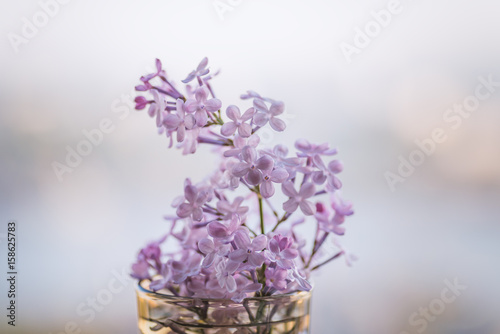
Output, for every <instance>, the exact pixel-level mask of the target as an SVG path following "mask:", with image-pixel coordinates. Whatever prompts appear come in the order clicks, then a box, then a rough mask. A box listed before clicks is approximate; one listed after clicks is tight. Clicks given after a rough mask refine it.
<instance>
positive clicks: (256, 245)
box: [251, 234, 267, 251]
mask: <svg viewBox="0 0 500 334" xmlns="http://www.w3.org/2000/svg"><path fill="white" fill-rule="evenodd" d="M266 245H267V237H266V236H265V235H263V234H261V235H259V236H257V237H255V238H254V239H253V240H252V246H251V248H252V250H254V251H261V250H263V249H264V248H266Z"/></svg>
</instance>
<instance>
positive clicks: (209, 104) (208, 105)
mask: <svg viewBox="0 0 500 334" xmlns="http://www.w3.org/2000/svg"><path fill="white" fill-rule="evenodd" d="M220 107H222V102H221V100H219V99H210V100H208V101H206V102H205V109H206V110H207V111H210V112H214V111H217V110H219V109H220Z"/></svg>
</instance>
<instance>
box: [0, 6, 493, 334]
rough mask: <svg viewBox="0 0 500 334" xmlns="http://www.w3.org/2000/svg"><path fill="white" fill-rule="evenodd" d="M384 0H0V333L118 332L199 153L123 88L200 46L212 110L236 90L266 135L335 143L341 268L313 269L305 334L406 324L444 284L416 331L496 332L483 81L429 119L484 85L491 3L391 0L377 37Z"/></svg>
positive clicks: (184, 65) (489, 68)
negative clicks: (13, 257)
mask: <svg viewBox="0 0 500 334" xmlns="http://www.w3.org/2000/svg"><path fill="white" fill-rule="evenodd" d="M54 3H55V4H57V6H54ZM390 3H391V1H379V0H369V1H368V0H360V1H319V0H311V1H296V0H286V1H285V0H275V1H264V0H252V1H249V0H242V1H237V0H221V1H215V0H203V1H188V0H182V1H181V0H163V1H159V0H158V1H147V0H146V1H124V0H122V1H117V0H108V1H95V0H87V1H82V0H71V1H66V2H65V3H63V1H62V0H61V1H60V2H54V1H49V0H41V1H40V2H38V1H34V0H33V1H32V0H25V1H8V2H6V1H4V2H2V10H0V30H1V31H2V38H1V39H0V48H1V53H0V54H1V59H2V61H1V62H0V77H1V79H0V152H1V160H0V171H1V173H0V197H1V199H2V200H1V202H0V212H1V214H0V217H1V219H0V221H1V223H2V224H1V226H3V227H1V228H2V230H1V231H0V238H1V239H2V240H1V242H2V243H1V245H0V247H1V254H2V258H4V259H5V257H6V245H5V237H6V235H5V233H6V226H7V222H8V221H9V220H15V221H17V224H18V232H17V233H18V250H17V252H18V271H19V277H18V313H17V325H16V327H15V328H12V327H11V326H7V324H6V318H5V316H4V314H3V313H2V315H1V318H2V319H3V320H2V321H1V324H0V331H1V332H2V333H47V334H48V333H53V334H56V333H57V334H60V333H136V331H137V330H136V304H135V295H134V282H133V281H132V280H130V279H128V278H127V275H126V273H127V272H128V270H129V265H130V263H131V262H132V261H133V260H134V257H135V255H136V252H137V251H138V249H139V247H141V246H143V245H144V243H145V242H147V241H149V240H152V239H155V238H157V237H158V236H159V235H160V233H163V232H164V231H166V229H167V223H166V222H165V221H164V220H163V219H162V217H163V215H164V214H168V213H171V208H170V202H171V200H172V199H173V198H174V197H176V196H177V195H178V194H180V193H181V192H182V184H183V180H184V178H185V177H191V178H192V179H193V180H200V179H201V178H202V177H203V176H204V175H205V174H206V173H207V171H211V170H212V168H213V167H214V166H215V162H214V161H213V158H212V157H211V156H210V154H209V152H208V150H200V154H197V155H196V156H187V157H183V156H182V155H181V152H179V151H177V150H169V149H168V148H167V145H168V142H167V140H166V139H165V138H164V137H160V136H158V135H157V134H156V129H155V124H154V121H153V120H152V119H150V118H149V117H148V116H147V115H146V114H145V113H144V112H137V111H135V110H134V109H133V105H132V104H131V102H130V101H131V100H132V98H133V95H131V94H133V91H132V89H133V87H134V86H135V85H136V84H138V82H139V81H138V78H139V77H140V76H141V75H143V74H145V73H149V72H151V71H152V69H153V66H154V59H155V58H156V57H158V58H160V59H161V60H162V61H163V64H164V68H166V69H167V71H168V74H169V76H170V78H174V79H176V80H177V81H180V79H183V78H184V77H185V76H186V75H187V73H188V72H190V71H191V70H192V69H193V68H194V67H195V66H196V65H197V64H198V62H199V61H200V60H201V59H202V58H203V57H204V56H207V57H209V59H210V66H211V68H212V70H217V69H221V74H220V76H218V77H217V78H216V79H215V81H214V85H215V89H216V92H217V94H218V97H220V98H221V99H222V101H223V103H224V105H229V104H231V103H237V102H238V97H239V95H240V94H241V93H243V92H245V91H246V90H247V89H253V90H256V91H258V92H260V93H261V94H263V95H265V96H269V97H273V98H275V99H280V100H283V101H284V102H285V104H286V106H287V118H286V119H287V123H288V129H287V131H286V132H285V133H283V134H279V135H274V136H272V137H269V138H267V141H268V143H269V144H270V145H273V144H277V143H285V144H289V145H292V144H293V142H294V140H295V138H296V137H306V138H308V139H310V140H311V141H314V142H329V143H331V144H332V145H333V146H335V147H337V148H338V149H339V151H340V154H339V157H340V159H341V160H342V161H343V162H344V165H345V171H344V172H343V173H342V174H341V179H342V181H343V183H344V190H343V194H344V196H345V197H346V198H348V199H350V200H351V201H352V202H354V204H355V211H356V213H355V215H354V216H353V217H351V218H350V219H348V220H347V226H346V227H347V235H346V237H345V238H344V244H345V246H346V247H347V248H348V249H349V250H350V251H352V252H353V253H355V254H356V255H357V256H358V257H359V261H358V262H356V264H355V265H354V266H353V267H352V268H348V267H347V266H346V265H345V263H344V262H343V261H340V262H338V263H335V264H333V265H331V266H329V267H328V268H325V269H324V270H323V271H322V272H321V273H320V275H319V276H317V277H316V279H315V285H316V288H315V289H316V293H315V296H314V301H313V310H312V317H313V328H312V332H313V333H314V334H321V333H339V334H367V333H370V334H391V333H392V334H400V333H412V334H413V333H417V327H415V326H412V325H411V324H410V322H409V318H410V316H411V315H412V314H413V313H414V312H419V310H420V308H425V307H429V305H430V304H431V303H432V301H434V300H435V299H436V298H437V299H439V298H440V296H441V292H442V290H443V289H444V288H446V283H445V280H450V281H451V282H453V281H454V280H458V282H460V284H462V285H465V286H466V287H467V288H466V289H465V291H463V292H462V294H461V295H460V296H459V297H458V298H457V300H456V301H455V302H454V303H452V304H449V305H447V306H446V311H445V312H444V313H443V314H442V315H439V316H438V317H437V319H436V320H435V321H432V322H429V327H428V328H427V329H426V331H425V333H439V334H466V333H467V334H499V333H500V326H499V321H498V314H499V313H500V306H499V304H500V303H499V300H500V299H499V298H500V287H499V283H498V282H499V281H500V280H499V279H500V269H499V267H498V258H499V255H500V242H499V240H500V113H499V111H500V87H497V89H498V91H495V92H493V93H492V94H491V97H489V98H488V99H486V100H484V101H481V103H480V105H479V107H478V108H477V109H476V110H475V111H474V112H471V113H470V115H468V117H467V118H463V119H462V123H461V124H460V126H459V127H458V128H456V129H453V128H452V127H451V126H450V125H452V123H447V122H446V121H445V120H444V118H443V115H444V114H445V112H446V110H447V109H448V108H451V107H453V105H454V104H460V103H462V102H463V101H464V99H466V98H467V97H468V96H470V95H472V94H474V92H475V89H476V87H477V86H478V85H479V84H480V81H479V79H478V77H480V76H483V77H485V78H487V77H488V76H492V78H493V80H494V81H500V63H499V59H500V44H499V43H498V41H499V37H500V21H499V20H498V13H499V10H500V4H499V3H498V2H497V1H493V0H489V1H488V0H477V1H465V0H462V1H452V0H441V1H431V0H420V1H410V0H401V1H400V3H399V6H397V8H398V9H397V14H391V16H390V19H389V18H386V21H384V22H385V24H384V25H385V26H382V27H381V28H380V29H379V30H377V29H376V25H373V23H371V22H376V21H375V16H377V15H374V14H373V13H372V12H376V13H380V11H381V10H387V8H388V7H390V6H392V5H391V4H390ZM47 4H52V5H51V6H50V5H47ZM44 8H45V9H44ZM391 8H392V7H391ZM44 10H45V12H48V13H49V14H50V15H49V14H43V13H44ZM379 16H380V15H379ZM388 21H390V22H388ZM35 24H36V25H35ZM367 26H368V27H372V28H373V27H375V28H373V30H372V31H371V32H370V34H371V35H372V36H373V37H370V36H368V39H369V40H370V41H369V43H368V42H367V41H366V38H365V40H364V41H363V37H359V31H358V30H357V29H358V28H359V29H361V30H364V29H365V27H367ZM378 26H379V27H380V26H381V25H380V24H379V25H378ZM356 40H357V41H356ZM356 42H357V43H358V45H362V46H363V47H357V46H356V44H355V43H356ZM363 42H365V44H368V45H364V44H363ZM360 43H361V44H360ZM347 44H349V46H346V45H347ZM354 48H356V51H352V50H354ZM343 50H344V51H343ZM346 50H350V51H351V52H347V53H346ZM103 119H109V120H110V122H111V124H112V128H113V130H112V131H111V132H110V133H109V134H105V135H104V137H103V140H102V142H101V143H100V144H98V145H95V146H94V147H93V148H92V151H91V152H90V153H89V154H88V155H87V156H85V157H83V159H82V161H81V162H79V163H78V165H77V166H76V167H75V168H72V169H71V172H69V171H68V172H67V173H64V174H63V175H62V179H61V180H59V179H58V177H57V175H56V173H55V172H54V168H53V163H54V162H59V163H65V159H66V156H67V154H68V150H71V149H76V147H77V145H78V144H79V143H80V142H81V141H82V140H84V139H85V136H84V134H83V131H90V130H92V129H96V128H98V127H99V124H100V123H101V121H102V120H103ZM437 128H441V129H443V131H444V133H445V135H446V137H447V140H446V141H445V142H444V143H441V144H436V148H435V152H434V153H433V154H430V155H429V156H426V157H425V161H424V162H423V163H422V164H421V165H419V166H417V167H416V168H415V171H414V172H413V173H412V174H411V175H410V176H408V177H405V178H404V180H405V181H404V182H397V183H396V184H395V185H394V187H393V189H391V187H390V185H389V183H388V181H387V179H386V176H387V172H392V173H395V174H397V173H398V166H399V164H400V160H399V159H400V158H399V157H400V156H402V157H403V158H404V159H408V158H409V156H410V155H411V153H412V152H413V151H414V150H416V149H418V146H416V144H415V140H424V139H426V138H431V134H432V132H433V131H434V130H435V129H437ZM200 162H202V163H200ZM3 261H4V260H3ZM2 268H5V264H2ZM3 271H4V272H6V270H3ZM1 282H2V286H1V287H0V288H1V289H2V290H1V292H0V295H1V296H2V298H1V299H0V301H1V303H2V305H1V306H2V309H3V310H5V307H6V305H7V304H6V303H7V298H6V291H7V285H6V280H5V279H2V280H1ZM109 291H111V293H110V292H109ZM96 300H100V301H101V302H96ZM92 305H94V306H92ZM3 312H5V311H3Z"/></svg>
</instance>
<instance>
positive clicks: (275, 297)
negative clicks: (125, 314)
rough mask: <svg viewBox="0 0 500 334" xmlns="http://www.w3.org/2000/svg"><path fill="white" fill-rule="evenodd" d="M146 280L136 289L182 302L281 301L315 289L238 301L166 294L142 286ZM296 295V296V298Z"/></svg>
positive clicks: (302, 295) (305, 294)
mask: <svg viewBox="0 0 500 334" xmlns="http://www.w3.org/2000/svg"><path fill="white" fill-rule="evenodd" d="M146 281H149V282H151V281H150V280H148V279H143V280H140V281H139V282H137V285H136V290H137V291H138V292H141V293H144V294H146V295H153V296H155V297H159V298H162V299H165V300H170V301H173V302H180V301H185V302H186V301H189V302H195V301H202V302H212V303H214V302H215V303H231V304H244V303H245V302H250V301H258V302H262V301H267V302H273V301H274V302H276V301H279V300H282V299H285V298H290V299H292V298H293V299H297V300H298V299H300V298H302V297H307V296H311V295H312V292H313V290H314V284H312V288H311V290H309V291H305V290H295V291H291V292H287V293H282V294H274V295H271V296H263V297H247V298H245V299H243V301H242V302H241V303H237V302H235V301H233V300H231V299H228V298H199V297H187V296H175V295H172V294H166V293H161V292H158V291H153V290H150V289H149V288H145V287H143V286H142V284H143V283H144V282H146ZM294 297H295V298H294Z"/></svg>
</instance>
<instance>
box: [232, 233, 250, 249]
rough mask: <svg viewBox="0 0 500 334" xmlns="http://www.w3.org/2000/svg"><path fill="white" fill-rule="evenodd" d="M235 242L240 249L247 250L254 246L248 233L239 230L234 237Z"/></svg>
mask: <svg viewBox="0 0 500 334" xmlns="http://www.w3.org/2000/svg"><path fill="white" fill-rule="evenodd" d="M234 242H235V244H236V246H237V247H238V248H241V249H245V250H246V249H247V248H248V247H250V245H251V244H252V241H251V240H250V236H249V235H248V231H245V230H238V232H236V235H235V236H234Z"/></svg>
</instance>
